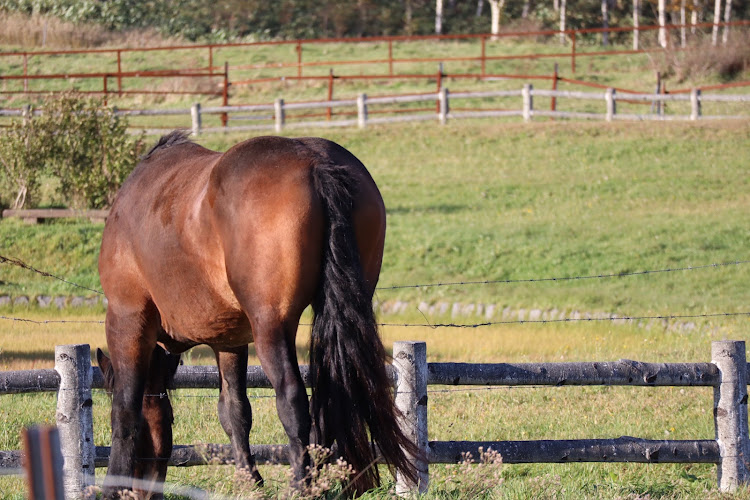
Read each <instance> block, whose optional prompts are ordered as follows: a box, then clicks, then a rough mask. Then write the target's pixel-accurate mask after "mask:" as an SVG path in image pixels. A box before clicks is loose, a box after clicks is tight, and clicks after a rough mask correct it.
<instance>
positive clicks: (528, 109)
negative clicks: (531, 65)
mask: <svg viewBox="0 0 750 500" xmlns="http://www.w3.org/2000/svg"><path fill="white" fill-rule="evenodd" d="M533 90H534V86H533V85H531V84H530V83H525V84H524V85H523V89H521V96H522V97H523V121H525V122H527V121H530V120H531V113H532V112H533V111H534V96H532V94H531V92H532V91H533Z"/></svg>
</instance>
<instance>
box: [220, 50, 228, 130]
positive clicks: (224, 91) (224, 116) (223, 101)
mask: <svg viewBox="0 0 750 500" xmlns="http://www.w3.org/2000/svg"><path fill="white" fill-rule="evenodd" d="M221 105H222V106H229V63H228V62H226V61H225V62H224V87H223V88H222V92H221ZM228 121H229V115H228V114H227V113H226V112H224V113H222V114H221V126H222V127H226V126H227V122H228Z"/></svg>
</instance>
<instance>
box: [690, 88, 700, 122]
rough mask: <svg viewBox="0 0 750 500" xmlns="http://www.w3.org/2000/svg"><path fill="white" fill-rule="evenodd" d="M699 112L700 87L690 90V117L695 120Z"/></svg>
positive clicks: (698, 116)
mask: <svg viewBox="0 0 750 500" xmlns="http://www.w3.org/2000/svg"><path fill="white" fill-rule="evenodd" d="M701 114H702V110H701V89H693V90H691V91H690V119H691V120H697V119H698V118H700V117H701Z"/></svg>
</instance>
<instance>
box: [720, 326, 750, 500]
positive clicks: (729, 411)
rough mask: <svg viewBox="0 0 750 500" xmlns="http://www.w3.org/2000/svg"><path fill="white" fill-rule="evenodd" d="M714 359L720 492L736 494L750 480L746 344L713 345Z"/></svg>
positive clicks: (732, 342) (729, 341) (726, 343)
mask: <svg viewBox="0 0 750 500" xmlns="http://www.w3.org/2000/svg"><path fill="white" fill-rule="evenodd" d="M711 359H712V363H714V364H715V365H716V366H717V367H718V368H719V374H720V376H721V381H720V382H719V385H718V386H717V387H715V388H714V422H715V424H716V441H717V442H718V444H719V453H720V455H721V463H720V464H719V468H718V469H719V470H718V481H719V489H720V490H721V491H723V492H733V491H735V490H736V489H737V488H738V486H740V485H743V484H747V483H748V480H750V471H748V466H747V464H746V462H745V460H748V459H750V456H749V455H748V452H750V438H748V428H747V360H746V354H745V342H744V341H732V340H725V341H720V342H712V343H711Z"/></svg>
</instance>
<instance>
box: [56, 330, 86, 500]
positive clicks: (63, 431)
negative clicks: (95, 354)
mask: <svg viewBox="0 0 750 500" xmlns="http://www.w3.org/2000/svg"><path fill="white" fill-rule="evenodd" d="M55 371H57V373H58V374H59V375H60V388H59V389H58V392H57V411H56V415H55V420H56V422H57V428H58V430H59V432H60V445H61V448H62V454H63V482H64V488H65V498H68V499H74V498H80V497H81V496H82V494H83V490H84V489H85V488H86V487H87V486H90V485H92V484H93V483H94V459H95V446H94V422H93V414H92V411H91V406H92V400H91V381H92V377H93V375H92V371H91V349H90V348H89V346H88V344H77V345H59V346H56V347H55Z"/></svg>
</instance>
